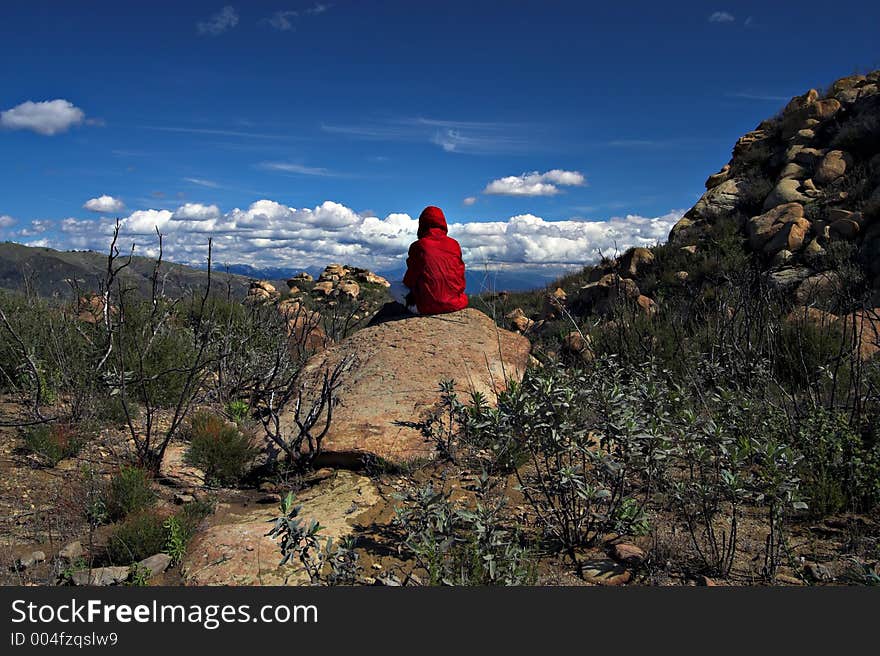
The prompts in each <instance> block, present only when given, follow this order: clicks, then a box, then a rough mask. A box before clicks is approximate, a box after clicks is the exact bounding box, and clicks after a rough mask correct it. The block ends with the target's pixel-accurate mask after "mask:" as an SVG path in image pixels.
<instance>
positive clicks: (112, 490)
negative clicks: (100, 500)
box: [106, 466, 156, 521]
mask: <svg viewBox="0 0 880 656" xmlns="http://www.w3.org/2000/svg"><path fill="white" fill-rule="evenodd" d="M152 480H153V479H152V477H151V476H150V474H149V473H148V472H147V471H145V470H143V469H140V468H138V467H129V466H124V467H122V468H121V469H120V470H119V472H117V473H116V474H115V475H114V476H113V478H111V479H110V483H109V484H108V486H107V492H106V508H107V515H108V517H109V518H110V519H111V520H113V521H116V520H119V519H122V518H123V517H126V516H128V515H129V514H131V513H135V512H138V511H140V510H143V509H144V508H147V507H149V506H150V505H152V504H153V502H154V501H155V500H156V493H155V492H153V487H152Z"/></svg>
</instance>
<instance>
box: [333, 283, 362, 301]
mask: <svg viewBox="0 0 880 656" xmlns="http://www.w3.org/2000/svg"><path fill="white" fill-rule="evenodd" d="M338 289H339V293H340V294H342V295H343V296H347V297H348V298H350V299H352V300H355V299H357V297H358V296H359V295H360V293H361V286H360V285H358V284H357V283H356V282H355V281H354V280H344V281H342V282H340V283H339V287H338Z"/></svg>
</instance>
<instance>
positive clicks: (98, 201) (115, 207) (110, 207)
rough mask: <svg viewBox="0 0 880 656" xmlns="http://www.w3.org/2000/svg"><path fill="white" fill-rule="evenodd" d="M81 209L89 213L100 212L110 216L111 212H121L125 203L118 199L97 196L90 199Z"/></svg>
mask: <svg viewBox="0 0 880 656" xmlns="http://www.w3.org/2000/svg"><path fill="white" fill-rule="evenodd" d="M83 209H85V210H89V211H91V212H100V213H102V214H112V213H113V212H121V211H122V210H124V209H125V203H123V202H122V200H121V199H119V198H114V197H113V196H107V195H104V196H98V197H97V198H90V199H89V200H87V201H86V202H85V204H84V205H83Z"/></svg>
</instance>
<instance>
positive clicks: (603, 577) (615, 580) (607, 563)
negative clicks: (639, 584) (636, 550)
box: [581, 559, 632, 586]
mask: <svg viewBox="0 0 880 656" xmlns="http://www.w3.org/2000/svg"><path fill="white" fill-rule="evenodd" d="M581 571H582V572H583V576H584V578H585V579H586V580H587V581H588V582H589V583H592V584H594V585H607V586H616V585H624V584H626V583H629V581H630V579H631V578H632V572H630V571H629V570H628V569H627V568H626V566H624V565H622V564H620V563H616V562H614V561H613V560H610V559H607V560H593V561H587V562H585V563H583V564H582V566H581Z"/></svg>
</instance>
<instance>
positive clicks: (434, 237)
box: [403, 205, 468, 314]
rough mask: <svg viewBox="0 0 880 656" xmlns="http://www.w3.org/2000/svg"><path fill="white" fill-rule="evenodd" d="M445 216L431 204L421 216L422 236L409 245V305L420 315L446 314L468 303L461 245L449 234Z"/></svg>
mask: <svg viewBox="0 0 880 656" xmlns="http://www.w3.org/2000/svg"><path fill="white" fill-rule="evenodd" d="M446 232H447V228H446V217H445V216H443V210H441V209H440V208H439V207H434V206H433V205H430V206H428V207H426V208H425V209H424V210H423V211H422V213H421V215H419V232H418V235H419V239H418V241H415V242H413V243H412V244H411V245H410V247H409V257H407V258H406V275H405V276H404V277H403V284H404V285H405V286H406V287H407V288H408V289H409V294H407V297H406V303H405V305H407V306H415V308H416V309H417V310H418V313H419V314H443V313H445V312H455V311H456V310H462V309H464V308H466V307H467V305H468V297H467V296H466V295H465V293H464V287H465V281H464V261H463V260H462V259H461V246H459V245H458V242H457V241H455V240H454V239H452V238H451V237H449V236H447V234H446Z"/></svg>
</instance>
